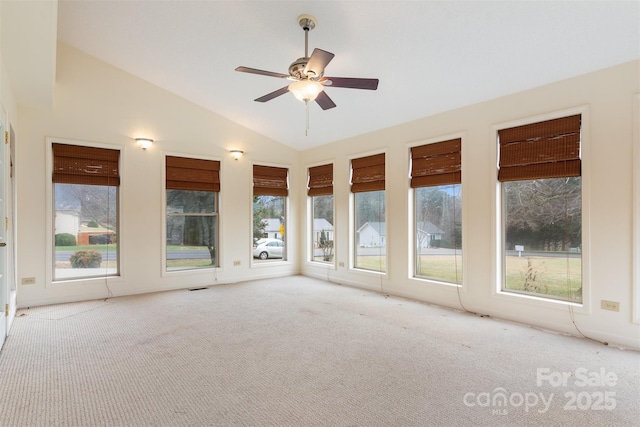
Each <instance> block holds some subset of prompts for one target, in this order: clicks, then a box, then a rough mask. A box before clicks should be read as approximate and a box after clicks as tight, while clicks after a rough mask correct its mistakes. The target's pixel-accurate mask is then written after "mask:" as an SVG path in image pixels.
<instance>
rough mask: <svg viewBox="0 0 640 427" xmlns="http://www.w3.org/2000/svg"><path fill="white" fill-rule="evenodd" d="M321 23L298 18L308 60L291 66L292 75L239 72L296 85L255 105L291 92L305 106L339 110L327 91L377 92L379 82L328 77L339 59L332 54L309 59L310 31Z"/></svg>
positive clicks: (253, 70)
mask: <svg viewBox="0 0 640 427" xmlns="http://www.w3.org/2000/svg"><path fill="white" fill-rule="evenodd" d="M317 23H318V21H317V20H316V18H314V17H313V16H311V15H300V16H299V17H298V24H299V25H300V27H302V29H303V30H304V56H303V57H302V58H298V59H296V60H295V61H293V62H292V63H291V65H290V66H289V74H283V73H274V72H272V71H264V70H258V69H256V68H249V67H238V68H236V71H239V72H241V73H250V74H259V75H262V76H269V77H278V78H281V79H287V80H292V81H293V83H291V84H289V85H287V86H285V87H282V88H280V89H278V90H276V91H273V92H271V93H268V94H266V95H264V96H261V97H260V98H256V99H255V101H257V102H267V101H270V100H272V99H274V98H276V97H278V96H280V95H283V94H285V93H287V92H291V93H293V95H294V96H295V97H296V98H297V99H299V100H300V101H303V102H304V103H308V102H309V101H316V102H317V103H318V105H319V106H320V108H322V109H323V110H328V109H330V108H333V107H335V106H336V104H335V103H334V102H333V101H332V100H331V98H329V95H327V94H326V92H325V91H324V88H325V87H342V88H351V89H368V90H376V89H377V88H378V79H359V78H352V77H325V76H324V69H325V67H326V66H327V64H329V62H331V60H332V59H333V57H334V56H335V55H334V54H333V53H331V52H327V51H325V50H322V49H317V48H316V49H314V50H313V53H312V54H311V56H309V31H311V30H313V29H314V28H315V27H316V25H317Z"/></svg>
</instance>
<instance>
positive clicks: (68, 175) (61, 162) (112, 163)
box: [52, 143, 120, 186]
mask: <svg viewBox="0 0 640 427" xmlns="http://www.w3.org/2000/svg"><path fill="white" fill-rule="evenodd" d="M52 148H53V176H52V179H53V182H54V183H56V184H84V185H105V186H119V185H120V172H119V159H120V151H119V150H112V149H108V148H96V147H84V146H80V145H69V144H59V143H54V144H52Z"/></svg>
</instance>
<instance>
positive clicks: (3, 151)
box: [0, 119, 9, 348]
mask: <svg viewBox="0 0 640 427" xmlns="http://www.w3.org/2000/svg"><path fill="white" fill-rule="evenodd" d="M0 135H2V139H3V140H2V141H1V142H0V348H2V345H3V344H4V339H5V337H6V336H7V325H8V318H7V314H8V313H7V311H8V307H9V288H8V282H7V271H8V268H7V267H8V265H7V257H8V254H7V250H8V248H7V220H6V218H7V214H8V213H7V207H8V206H7V199H6V195H7V185H8V183H7V181H8V180H7V178H8V175H7V171H8V169H9V168H8V167H7V164H6V161H5V160H6V158H7V147H9V144H7V143H5V142H8V141H9V136H8V133H7V132H6V128H5V126H4V123H3V122H2V120H1V119H0Z"/></svg>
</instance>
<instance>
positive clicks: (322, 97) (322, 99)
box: [316, 91, 336, 110]
mask: <svg viewBox="0 0 640 427" xmlns="http://www.w3.org/2000/svg"><path fill="white" fill-rule="evenodd" d="M316 102H317V103H318V105H319V106H320V108H322V109H323V110H328V109H329V108H333V107H335V106H336V104H335V102H333V100H331V98H329V95H327V93H326V92H325V91H322V92H320V93H319V94H318V96H317V97H316Z"/></svg>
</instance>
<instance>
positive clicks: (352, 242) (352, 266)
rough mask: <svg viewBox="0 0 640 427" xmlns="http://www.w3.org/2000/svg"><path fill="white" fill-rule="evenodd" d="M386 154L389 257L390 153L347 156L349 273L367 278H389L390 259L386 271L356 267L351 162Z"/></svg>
mask: <svg viewBox="0 0 640 427" xmlns="http://www.w3.org/2000/svg"><path fill="white" fill-rule="evenodd" d="M382 153H384V178H385V190H384V205H385V218H384V222H385V227H386V230H385V234H386V236H387V240H386V241H385V253H386V254H387V255H388V254H389V252H390V250H389V239H388V237H389V236H390V235H391V233H390V232H389V226H390V225H391V224H389V221H388V217H387V212H388V209H386V207H387V205H388V201H389V200H388V199H389V196H388V194H389V192H388V191H387V188H388V186H387V177H388V176H389V164H390V163H391V162H390V161H389V153H388V151H387V150H386V149H385V150H375V151H367V152H364V153H358V154H352V155H350V156H347V164H348V167H349V181H348V185H349V271H350V272H352V273H358V274H363V275H367V276H375V277H383V278H389V257H388V256H385V260H384V263H385V265H384V271H375V270H367V269H364V268H358V267H356V266H355V264H356V247H355V234H356V229H355V205H356V202H355V193H353V192H352V191H351V177H352V173H353V169H352V167H351V161H352V160H353V159H360V158H362V157H369V156H375V155H376V154H382Z"/></svg>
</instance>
